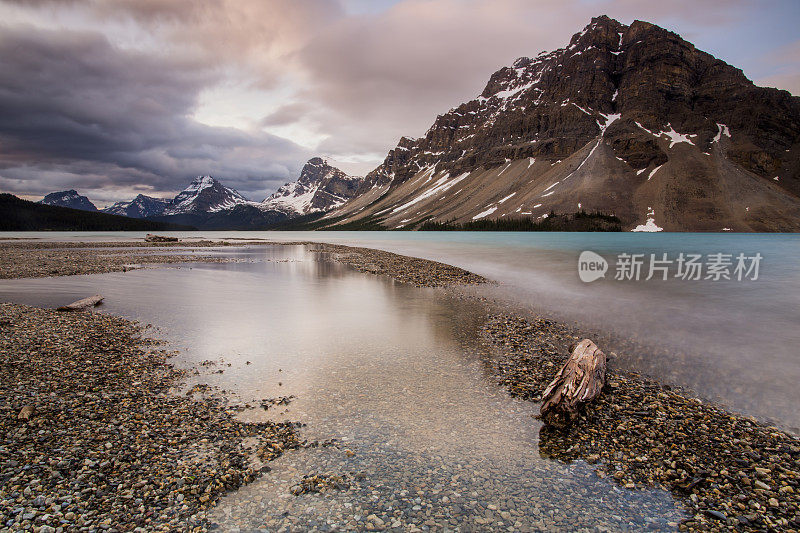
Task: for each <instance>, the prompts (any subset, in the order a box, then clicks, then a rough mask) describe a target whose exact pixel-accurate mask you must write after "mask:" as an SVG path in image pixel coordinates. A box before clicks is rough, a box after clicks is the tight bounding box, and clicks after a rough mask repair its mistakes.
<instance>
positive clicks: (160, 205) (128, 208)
mask: <svg viewBox="0 0 800 533" xmlns="http://www.w3.org/2000/svg"><path fill="white" fill-rule="evenodd" d="M171 203H172V200H163V199H161V198H153V197H151V196H145V195H144V194H140V195H139V196H137V197H136V198H134V199H133V200H131V201H130V202H117V203H115V204H114V205H112V206H111V207H107V208H105V209H103V212H104V213H110V214H112V215H121V216H124V217H130V218H147V217H155V216H159V215H161V214H163V213H164V210H165V209H166V208H167V206H169V205H170V204H171Z"/></svg>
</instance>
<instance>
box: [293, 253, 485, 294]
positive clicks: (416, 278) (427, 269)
mask: <svg viewBox="0 0 800 533" xmlns="http://www.w3.org/2000/svg"><path fill="white" fill-rule="evenodd" d="M303 244H306V245H308V246H309V249H311V250H312V251H317V252H324V253H329V254H331V257H332V258H333V259H334V260H335V261H339V262H340V263H345V264H347V265H350V266H351V267H353V268H355V269H356V270H358V271H359V272H364V273H367V274H377V275H383V276H389V277H391V278H393V279H394V280H396V281H399V282H401V283H408V284H411V285H414V286H415V287H451V286H454V285H475V284H480V283H487V282H488V281H489V280H487V279H486V278H484V277H482V276H479V275H477V274H473V273H472V272H469V271H467V270H464V269H463V268H458V267H454V266H452V265H447V264H444V263H438V262H436V261H430V260H428V259H419V258H417V257H408V256H405V255H399V254H394V253H391V252H384V251H382V250H373V249H371V248H358V247H354V246H344V245H341V244H320V243H303Z"/></svg>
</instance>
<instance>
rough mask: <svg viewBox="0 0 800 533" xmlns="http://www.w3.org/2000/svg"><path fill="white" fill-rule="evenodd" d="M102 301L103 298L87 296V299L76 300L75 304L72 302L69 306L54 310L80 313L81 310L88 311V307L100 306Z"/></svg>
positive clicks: (96, 295) (97, 295)
mask: <svg viewBox="0 0 800 533" xmlns="http://www.w3.org/2000/svg"><path fill="white" fill-rule="evenodd" d="M102 301H103V297H102V296H100V295H99V294H95V295H94V296H89V297H88V298H83V299H81V300H78V301H77V302H72V303H71V304H69V305H64V306H62V307H59V308H58V309H56V310H57V311H80V310H82V309H89V308H90V307H95V306H97V305H100V302H102Z"/></svg>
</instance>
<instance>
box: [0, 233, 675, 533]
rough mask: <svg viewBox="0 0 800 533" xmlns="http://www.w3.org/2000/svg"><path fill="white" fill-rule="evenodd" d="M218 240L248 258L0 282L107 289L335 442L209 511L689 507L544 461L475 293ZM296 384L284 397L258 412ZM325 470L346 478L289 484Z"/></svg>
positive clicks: (494, 521) (636, 516) (291, 521)
mask: <svg viewBox="0 0 800 533" xmlns="http://www.w3.org/2000/svg"><path fill="white" fill-rule="evenodd" d="M224 253H225V254H232V255H236V257H238V258H240V259H246V260H248V261H250V262H245V263H228V264H198V263H193V264H191V265H184V266H181V267H179V268H178V267H174V266H172V267H168V268H158V269H145V270H136V271H130V272H127V273H112V274H103V275H92V276H75V277H62V278H45V279H33V280H3V281H0V301H14V302H19V303H27V304H35V305H46V306H56V305H61V304H63V303H65V302H69V301H72V300H73V299H77V298H79V297H83V296H85V295H87V294H93V293H101V294H103V295H104V296H105V297H106V303H105V304H104V306H103V308H102V309H103V312H109V313H114V314H119V315H123V316H127V317H131V318H135V319H138V320H141V321H143V322H145V323H151V324H154V325H156V326H158V327H159V328H160V331H158V332H157V333H156V334H154V336H159V337H163V338H166V339H168V340H169V341H170V342H171V344H172V346H173V347H175V348H178V349H180V350H181V355H179V356H178V358H177V359H176V360H175V361H176V363H177V364H180V365H186V366H187V367H191V366H193V365H198V364H199V363H201V362H204V361H213V362H214V364H207V365H205V366H200V369H201V372H202V373H203V374H202V375H201V376H199V377H198V378H196V379H199V380H200V381H202V382H208V383H211V384H214V385H217V386H219V387H220V388H221V389H224V390H226V391H228V392H229V393H231V394H232V395H233V397H235V398H238V399H239V400H240V401H241V402H244V403H249V404H250V405H255V406H257V408H256V409H251V410H248V411H246V412H245V414H244V416H245V417H248V418H255V419H257V418H259V417H262V416H272V417H274V418H277V419H289V420H294V421H301V422H304V423H305V424H307V425H306V426H305V427H304V428H303V429H302V431H303V435H304V436H305V437H307V438H309V439H320V440H328V439H336V440H335V444H336V445H335V446H330V447H325V448H315V449H303V450H299V451H292V452H289V453H286V454H285V455H284V456H283V457H282V458H280V459H279V460H277V461H274V462H272V463H270V466H271V467H272V468H273V470H272V472H271V473H269V474H268V475H266V476H264V478H263V479H262V480H260V481H258V482H256V483H254V484H251V485H250V486H248V487H245V488H243V489H242V490H240V491H238V492H236V493H234V494H232V495H231V496H229V497H228V498H226V499H225V500H223V501H222V502H221V503H220V505H219V506H218V508H217V510H216V511H215V514H214V516H213V519H214V520H215V521H216V522H218V523H219V524H220V525H221V526H222V527H223V529H224V530H236V529H239V528H242V529H253V528H258V527H268V528H270V529H279V528H280V527H282V526H289V527H291V528H293V529H297V530H305V529H308V528H309V527H318V528H320V529H323V530H326V529H336V528H341V527H344V526H347V525H349V526H351V527H359V528H363V527H366V524H367V520H368V517H370V516H371V515H373V514H374V515H375V516H376V517H378V518H379V519H380V520H383V521H384V522H385V525H387V526H388V525H392V524H394V523H397V525H398V527H399V526H402V527H409V528H410V527H411V526H412V525H416V526H419V527H423V526H425V527H431V528H451V529H452V528H454V527H455V526H456V525H460V526H463V527H464V528H469V527H473V528H476V529H486V528H490V527H491V528H497V529H500V528H502V529H507V528H509V527H516V528H521V529H525V528H529V529H543V528H547V527H549V528H552V529H553V530H563V531H579V530H586V531H602V530H614V531H617V530H642V529H652V530H668V529H672V528H671V527H670V526H669V525H668V522H673V523H674V522H676V521H679V520H680V519H681V517H682V515H681V513H680V511H678V509H677V507H676V504H675V502H674V501H673V500H672V497H671V496H670V495H669V494H668V493H666V492H663V491H659V490H647V491H644V490H642V491H639V490H636V491H631V490H625V489H621V488H619V487H618V486H617V485H615V484H614V483H612V482H610V481H609V480H607V479H601V478H599V477H598V476H597V475H596V474H595V473H594V467H592V466H590V465H586V464H584V463H582V462H575V463H573V464H569V465H567V464H562V463H559V462H555V461H552V460H547V459H543V458H541V457H540V456H539V453H538V447H537V443H538V428H539V424H538V422H536V421H535V420H534V419H533V418H532V415H533V414H534V413H535V411H536V406H535V405H534V404H531V403H527V402H521V401H516V400H514V399H511V398H510V397H509V396H508V395H507V394H506V393H505V392H504V390H502V389H501V388H499V387H497V386H494V385H493V384H492V383H491V382H490V380H489V379H487V376H486V375H485V373H484V370H483V367H482V364H481V362H480V360H479V358H478V356H477V355H476V349H475V348H476V343H477V342H478V340H477V338H476V329H477V326H478V325H479V323H480V319H481V317H482V315H483V312H484V310H483V309H481V308H479V307H476V306H475V304H472V303H468V302H465V301H461V300H457V299H453V298H452V297H447V296H445V295H443V294H442V293H441V292H437V291H435V290H431V289H416V288H413V287H408V286H404V285H401V284H396V283H393V282H392V281H391V280H388V279H385V278H380V277H375V276H368V275H364V274H360V273H358V272H354V271H352V270H350V269H349V268H347V267H345V266H343V265H341V264H338V263H334V262H331V261H328V260H326V259H325V258H324V257H321V256H320V255H318V254H314V253H310V252H307V251H305V249H304V248H303V247H256V248H249V249H238V250H230V249H229V250H225V251H224ZM248 363H249V364H248ZM228 365H230V366H228ZM219 370H222V371H223V372H222V373H216V372H217V371H219ZM290 395H293V396H296V398H294V399H292V401H291V403H289V405H288V406H274V407H270V409H269V410H267V411H266V412H265V411H263V410H262V409H261V408H259V407H258V405H259V403H260V401H261V400H262V399H267V398H274V397H280V396H290ZM319 473H325V474H334V475H339V476H343V477H346V478H347V479H348V482H349V489H347V490H344V491H330V492H327V493H324V494H307V495H303V496H299V497H296V496H292V495H291V494H290V492H289V490H290V487H291V486H293V485H294V484H296V483H297V482H298V481H299V480H300V478H301V477H302V476H303V475H306V474H319ZM373 523H375V522H374V520H373Z"/></svg>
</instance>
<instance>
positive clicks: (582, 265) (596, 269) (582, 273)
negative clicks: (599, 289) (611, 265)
mask: <svg viewBox="0 0 800 533" xmlns="http://www.w3.org/2000/svg"><path fill="white" fill-rule="evenodd" d="M607 271H608V261H606V260H605V259H603V257H602V256H600V255H598V254H596V253H594V252H591V251H589V250H586V251H585V252H581V255H580V257H579V258H578V277H579V278H581V281H583V282H584V283H591V282H592V281H595V280H598V279H600V278H604V277H606V272H607Z"/></svg>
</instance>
